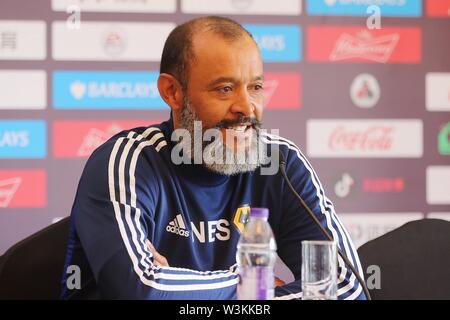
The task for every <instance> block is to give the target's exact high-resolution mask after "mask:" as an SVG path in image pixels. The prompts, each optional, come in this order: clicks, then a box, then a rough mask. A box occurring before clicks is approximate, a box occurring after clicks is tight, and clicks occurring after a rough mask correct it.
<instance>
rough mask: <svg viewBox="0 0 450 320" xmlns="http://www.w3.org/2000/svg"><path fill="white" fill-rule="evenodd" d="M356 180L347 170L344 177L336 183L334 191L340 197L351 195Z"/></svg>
mask: <svg viewBox="0 0 450 320" xmlns="http://www.w3.org/2000/svg"><path fill="white" fill-rule="evenodd" d="M354 183H355V181H354V180H353V178H352V177H351V176H350V175H349V174H348V173H346V172H344V173H343V174H342V177H341V179H340V180H338V182H336V184H335V185H334V193H335V194H336V195H337V196H338V197H339V198H345V197H347V196H348V195H349V193H350V190H351V188H352V186H353V185H354Z"/></svg>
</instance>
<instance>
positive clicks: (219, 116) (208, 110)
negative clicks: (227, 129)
mask: <svg viewBox="0 0 450 320" xmlns="http://www.w3.org/2000/svg"><path fill="white" fill-rule="evenodd" d="M197 113H198V115H199V117H200V119H201V120H202V122H203V127H204V128H205V129H209V128H212V127H214V126H215V125H216V124H217V123H219V122H220V121H222V120H223V119H225V118H226V115H227V108H226V107H225V106H222V105H218V104H209V105H208V104H204V105H203V107H202V109H201V110H199V111H198V112H197Z"/></svg>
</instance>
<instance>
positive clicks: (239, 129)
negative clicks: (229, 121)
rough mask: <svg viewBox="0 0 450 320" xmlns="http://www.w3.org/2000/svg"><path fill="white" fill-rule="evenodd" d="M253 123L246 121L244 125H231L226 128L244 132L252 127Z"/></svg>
mask: <svg viewBox="0 0 450 320" xmlns="http://www.w3.org/2000/svg"><path fill="white" fill-rule="evenodd" d="M252 128H253V125H252V124H251V123H244V124H242V125H239V126H231V127H226V129H228V130H234V131H236V132H238V133H244V132H246V131H247V130H249V129H252Z"/></svg>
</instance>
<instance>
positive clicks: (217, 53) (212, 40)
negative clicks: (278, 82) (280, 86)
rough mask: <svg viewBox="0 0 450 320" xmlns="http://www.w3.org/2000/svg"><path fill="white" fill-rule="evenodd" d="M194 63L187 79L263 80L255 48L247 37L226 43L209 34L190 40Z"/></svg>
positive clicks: (258, 53)
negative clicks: (260, 78)
mask: <svg viewBox="0 0 450 320" xmlns="http://www.w3.org/2000/svg"><path fill="white" fill-rule="evenodd" d="M192 47H193V53H194V57H195V59H194V61H193V62H192V63H191V68H190V75H191V78H192V77H194V78H196V79H197V81H198V78H200V79H201V81H209V80H211V79H214V78H218V77H222V76H227V77H236V78H239V79H242V80H248V79H247V78H249V79H250V78H254V77H255V76H262V73H263V63H262V59H261V54H260V51H259V48H258V46H257V45H256V44H255V42H254V41H253V40H252V39H251V38H250V37H248V36H246V35H244V36H242V37H240V38H238V39H233V40H229V39H225V38H224V37H222V36H220V35H216V34H214V33H211V32H207V33H202V34H199V35H196V36H194V38H193V39H192Z"/></svg>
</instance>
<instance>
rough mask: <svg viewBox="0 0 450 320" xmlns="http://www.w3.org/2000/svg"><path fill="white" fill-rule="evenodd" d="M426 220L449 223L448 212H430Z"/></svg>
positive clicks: (449, 214)
mask: <svg viewBox="0 0 450 320" xmlns="http://www.w3.org/2000/svg"><path fill="white" fill-rule="evenodd" d="M427 218H428V219H442V220H447V221H450V212H430V213H428V216H427Z"/></svg>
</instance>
